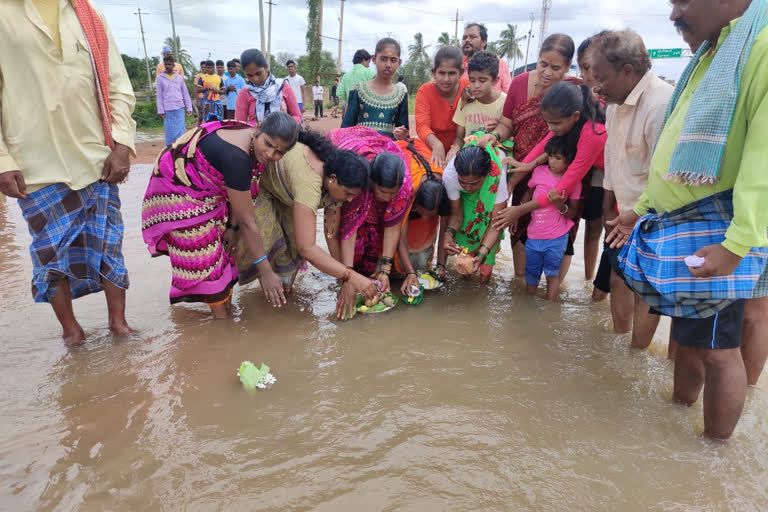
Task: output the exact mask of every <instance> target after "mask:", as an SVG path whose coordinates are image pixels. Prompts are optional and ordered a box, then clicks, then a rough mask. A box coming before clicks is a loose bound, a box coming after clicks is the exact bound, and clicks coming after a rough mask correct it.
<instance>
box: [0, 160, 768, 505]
mask: <svg viewBox="0 0 768 512" xmlns="http://www.w3.org/2000/svg"><path fill="white" fill-rule="evenodd" d="M148 173H149V170H148V169H147V168H146V167H145V168H143V169H142V170H136V171H135V172H134V173H133V174H132V176H131V179H130V181H129V183H128V184H127V185H125V186H124V187H123V188H122V190H121V196H122V200H123V215H124V218H125V221H126V240H125V244H124V249H125V256H126V260H127V264H128V268H129V271H130V276H131V289H130V290H129V294H128V300H129V303H128V319H129V322H131V323H132V325H133V326H134V327H135V328H137V329H138V330H139V331H140V333H139V334H138V335H136V336H135V337H132V338H128V339H115V338H113V337H112V336H111V334H110V333H109V331H108V329H107V324H106V307H105V304H104V299H103V295H101V294H100V295H94V296H89V297H86V298H84V299H81V300H78V301H76V302H75V311H76V313H77V315H78V316H79V318H80V321H81V324H82V325H83V327H84V328H85V330H86V333H87V335H88V339H89V342H88V344H87V345H86V346H84V347H82V348H78V349H75V350H67V349H66V348H65V347H64V346H63V343H62V342H61V340H60V331H59V327H58V325H57V322H56V320H55V318H54V315H53V312H52V311H51V309H50V308H49V307H48V306H46V305H36V304H34V303H33V302H32V298H31V296H30V294H29V280H30V277H31V270H30V261H29V254H28V252H27V244H28V240H29V235H28V233H27V228H26V224H25V223H24V222H23V220H22V218H21V214H20V212H19V209H18V206H17V205H16V203H15V201H10V200H6V199H4V198H0V290H2V308H0V337H1V338H2V350H3V357H2V360H1V361H0V386H1V387H2V389H3V392H2V394H0V411H2V414H0V509H2V510H9V511H25V510H86V511H90V510H94V511H102V510H129V511H139V510H141V511H146V510H194V511H198V510H202V511H207V510H231V509H232V508H233V507H236V509H239V510H249V511H251V510H265V511H266V510H270V511H273V510H277V511H283V510H299V511H301V510H319V511H326V510H328V511H334V512H339V511H360V510H365V511H368V510H370V511H379V510H381V511H384V510H386V511H433V510H434V511H447V510H451V511H453V510H456V511H467V510H483V511H506V510H536V511H538V510H542V511H549V510H589V511H593V510H600V511H602V510H606V511H609V510H610V511H613V510H668V511H683V510H685V511H689V510H701V511H704V510H707V511H709V510H712V511H720V510H739V511H748V510H767V509H768V390H766V382H768V379H766V378H765V377H763V379H762V381H761V382H760V384H759V386H758V387H757V388H754V389H751V390H750V391H749V393H748V397H747V405H746V410H745V413H744V416H743V417H742V419H741V422H740V424H739V426H738V427H737V429H736V432H735V434H734V437H733V439H732V441H731V442H729V443H728V444H725V445H721V444H715V443H712V442H709V441H706V440H704V439H702V438H701V437H700V433H701V431H702V430H703V424H702V412H701V403H698V404H696V405H695V406H694V407H692V408H691V409H684V408H681V407H677V406H674V405H672V404H671V403H670V398H671V394H672V364H671V363H670V362H668V361H666V360H665V354H666V343H665V339H666V330H663V331H662V330H660V332H659V334H658V335H657V338H658V339H657V340H656V341H654V344H653V345H652V346H651V349H650V351H649V352H636V351H630V350H629V348H628V345H629V340H628V339H627V337H622V336H615V335H613V334H612V333H611V320H610V312H609V309H608V304H607V302H606V303H602V304H592V303H591V302H590V300H589V296H590V293H591V286H588V285H586V284H584V283H583V281H582V279H581V275H583V270H582V268H581V267H580V266H578V263H579V261H580V260H581V258H575V259H574V266H573V268H572V270H571V274H570V276H569V280H568V282H567V283H566V288H565V290H564V292H563V294H562V296H561V299H562V300H561V302H560V303H557V304H550V303H547V302H545V301H543V300H541V299H532V298H530V297H527V296H525V294H524V290H523V287H522V286H521V285H520V284H519V283H515V282H513V281H512V280H511V279H510V276H511V275H512V271H511V269H512V265H511V253H510V251H509V249H508V248H505V251H504V253H503V255H502V257H501V258H500V260H501V261H500V267H499V269H500V272H498V273H497V275H496V276H495V277H494V279H493V280H492V283H491V285H490V287H489V288H487V289H486V288H483V287H481V286H479V285H478V284H474V283H468V282H462V281H459V280H454V281H451V282H450V283H449V285H448V286H447V287H446V289H445V290H444V291H443V292H437V293H435V294H433V295H429V296H428V297H427V298H426V299H425V301H424V302H423V304H421V305H420V306H418V307H414V308H407V307H404V306H402V305H401V306H398V308H397V309H396V310H395V311H393V312H391V313H388V314H384V315H371V316H368V317H357V318H355V319H354V320H352V321H350V322H347V323H338V322H336V321H334V320H332V313H333V310H334V303H335V291H336V284H335V282H334V280H333V279H332V278H329V277H327V276H324V275H322V274H321V273H319V272H318V271H316V270H314V269H311V270H310V271H309V272H307V273H304V274H302V276H301V277H300V278H299V281H298V287H297V291H296V292H295V295H294V296H293V297H292V298H291V300H290V301H289V304H288V305H287V306H286V307H285V308H283V310H280V311H273V309H272V308H270V307H269V306H267V304H266V302H265V301H264V299H263V296H262V294H261V291H260V290H259V289H258V285H252V286H249V287H247V288H245V289H236V293H235V308H236V312H237V319H236V320H235V321H232V322H214V321H212V320H210V319H209V314H208V310H207V308H205V307H201V306H190V305H180V306H174V307H171V306H170V305H169V304H168V299H167V295H168V284H169V282H170V271H169V266H168V261H167V259H162V258H159V259H155V260H152V259H150V258H149V256H148V253H147V251H146V248H145V246H144V244H143V243H142V240H141V233H140V224H139V219H140V212H139V208H140V202H141V197H142V195H143V192H144V187H145V184H146V179H147V176H148ZM663 325H665V326H668V324H666V323H665V324H663ZM246 359H248V360H251V361H253V362H255V363H257V364H258V363H259V362H261V361H264V362H266V363H267V364H269V365H270V366H271V368H272V371H273V373H274V374H275V376H276V377H277V383H276V384H275V385H274V386H273V387H272V389H270V390H267V391H263V392H257V393H255V394H248V393H246V392H245V391H243V389H242V387H241V386H240V384H239V382H238V380H237V377H236V375H235V371H236V368H237V367H238V366H239V364H240V362H241V361H242V360H246Z"/></svg>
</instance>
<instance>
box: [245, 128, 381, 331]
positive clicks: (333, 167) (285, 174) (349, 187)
mask: <svg viewBox="0 0 768 512" xmlns="http://www.w3.org/2000/svg"><path fill="white" fill-rule="evenodd" d="M367 188H368V163H367V162H366V161H365V159H363V158H361V157H359V156H358V155H356V154H355V153H353V152H351V151H344V150H340V149H337V148H336V147H335V146H334V145H333V144H331V142H330V141H329V140H328V139H325V138H324V137H322V136H320V135H319V134H317V133H315V132H312V131H310V130H302V131H301V132H300V133H299V142H298V143H297V144H296V146H295V147H294V148H293V149H291V150H290V151H288V153H286V155H285V156H284V157H283V158H282V159H281V160H280V161H279V162H273V163H270V164H269V167H268V168H267V169H266V170H265V171H264V173H263V174H262V175H261V178H260V179H259V194H258V197H257V198H256V201H255V203H254V204H255V206H254V208H255V210H254V211H255V218H256V224H257V225H258V228H259V233H260V236H261V239H262V240H263V243H264V247H265V250H266V254H268V256H269V262H270V264H271V266H272V268H273V269H274V271H275V273H277V274H278V275H279V276H280V278H281V279H282V282H283V286H284V287H285V291H286V292H290V291H291V288H292V287H293V283H294V281H295V279H296V275H297V274H298V271H299V269H300V268H301V267H302V266H303V265H304V262H305V261H308V262H309V263H311V264H312V265H314V266H315V267H316V268H317V269H319V270H321V271H322V272H325V273H326V274H329V275H331V276H334V277H337V278H339V279H341V280H342V281H343V282H344V283H345V284H344V287H345V288H346V291H348V292H349V293H350V294H351V295H352V296H353V297H354V295H355V294H357V293H362V294H363V295H366V296H370V295H372V294H373V293H374V292H375V287H374V285H373V283H372V281H371V280H370V279H369V278H367V277H364V276H363V275H361V274H359V273H358V272H355V271H353V270H352V269H350V268H348V267H346V266H344V265H343V264H342V263H340V262H339V261H337V260H336V259H334V258H333V257H332V256H331V255H330V254H328V253H327V252H326V251H324V250H322V249H321V248H320V247H319V246H318V245H317V240H316V232H317V228H316V226H317V213H318V211H320V210H324V211H325V224H326V233H327V234H329V235H333V234H334V233H333V230H334V229H335V227H332V226H333V225H334V219H337V218H338V210H339V209H340V205H341V204H342V203H344V202H348V201H351V200H353V199H354V198H356V197H357V196H359V195H360V194H361V192H362V191H363V190H366V189H367ZM244 248H245V247H244V241H242V242H241V249H244ZM237 267H238V269H239V271H240V283H241V284H243V283H248V282H250V281H252V280H253V279H255V278H257V277H258V276H259V275H260V272H261V268H260V267H259V266H258V265H254V264H252V260H251V259H250V258H248V257H247V255H246V254H245V251H238V257H237ZM341 306H342V304H341V303H339V306H338V308H337V312H336V313H337V316H338V317H340V318H342V317H344V316H345V315H347V314H348V315H349V317H351V316H352V311H342V307H341Z"/></svg>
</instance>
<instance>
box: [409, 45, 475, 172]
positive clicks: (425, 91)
mask: <svg viewBox="0 0 768 512" xmlns="http://www.w3.org/2000/svg"><path fill="white" fill-rule="evenodd" d="M463 58H464V57H463V55H462V54H461V51H459V49H458V48H456V47H455V46H453V45H449V46H443V47H441V48H440V49H439V50H437V53H435V66H434V67H433V68H432V78H433V80H432V81H431V82H427V83H425V84H424V85H422V86H421V87H419V91H418V92H417V93H416V107H415V115H416V133H417V134H418V136H419V139H421V140H423V141H424V142H425V143H426V145H427V146H428V147H429V149H430V151H431V152H432V157H431V158H430V162H431V163H434V164H437V165H438V167H440V168H443V167H445V164H446V163H447V159H446V155H447V154H448V151H449V149H450V148H451V144H453V141H454V140H455V138H456V123H454V122H453V116H454V114H455V113H456V109H457V108H458V106H459V102H460V101H461V92H462V91H463V90H464V89H466V87H467V85H469V80H467V79H466V78H461V74H462V73H463V72H464V70H463V69H462V61H463Z"/></svg>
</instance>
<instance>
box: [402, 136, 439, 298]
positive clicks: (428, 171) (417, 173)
mask: <svg viewBox="0 0 768 512" xmlns="http://www.w3.org/2000/svg"><path fill="white" fill-rule="evenodd" d="M396 144H397V145H398V147H400V149H401V150H403V152H404V153H405V154H406V156H407V157H408V169H409V170H410V173H411V183H412V185H413V189H414V191H415V192H414V196H413V205H412V207H411V208H410V209H409V210H408V212H407V214H406V217H405V218H406V222H404V223H403V231H402V233H401V234H400V247H399V248H398V251H397V254H396V256H395V271H396V272H397V274H398V277H403V276H404V277H405V281H404V283H403V286H402V287H401V291H402V292H403V295H407V292H408V290H409V289H410V286H418V284H419V283H418V276H417V273H418V272H419V271H425V270H432V260H433V259H434V255H435V244H436V243H437V239H438V233H439V232H440V226H441V225H442V226H443V228H445V226H447V225H448V216H449V215H450V213H451V209H450V202H449V201H448V195H447V194H446V192H445V187H444V186H443V182H442V176H443V170H442V169H441V168H439V167H438V166H437V165H435V164H430V159H431V158H432V155H431V152H430V151H429V148H428V147H427V145H426V144H425V143H424V142H423V141H422V140H421V139H411V140H407V141H397V142H396ZM437 247H438V251H437V274H438V277H440V278H441V279H443V278H445V260H446V258H447V254H446V252H445V250H444V248H443V247H442V245H440V244H439V243H437Z"/></svg>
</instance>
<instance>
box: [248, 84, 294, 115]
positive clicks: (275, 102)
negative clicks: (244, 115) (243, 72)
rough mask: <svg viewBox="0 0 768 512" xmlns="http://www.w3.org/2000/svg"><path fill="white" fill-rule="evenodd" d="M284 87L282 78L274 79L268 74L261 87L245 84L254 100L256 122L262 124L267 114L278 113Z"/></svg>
mask: <svg viewBox="0 0 768 512" xmlns="http://www.w3.org/2000/svg"><path fill="white" fill-rule="evenodd" d="M284 85H285V80H284V79H282V78H281V79H279V80H278V79H276V78H275V75H273V74H272V73H270V74H269V76H268V77H267V80H266V81H265V82H264V83H263V84H261V85H256V84H254V83H252V82H247V83H246V84H245V87H246V89H248V92H249V93H251V96H253V97H254V98H256V122H258V123H260V122H262V121H263V120H264V118H265V117H266V116H267V114H270V113H272V112H280V106H281V105H282V102H283V86H284Z"/></svg>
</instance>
